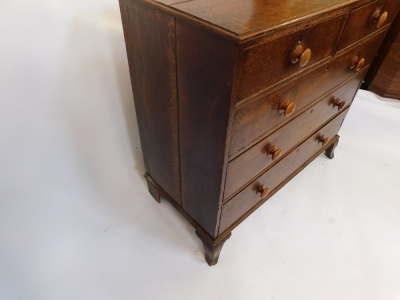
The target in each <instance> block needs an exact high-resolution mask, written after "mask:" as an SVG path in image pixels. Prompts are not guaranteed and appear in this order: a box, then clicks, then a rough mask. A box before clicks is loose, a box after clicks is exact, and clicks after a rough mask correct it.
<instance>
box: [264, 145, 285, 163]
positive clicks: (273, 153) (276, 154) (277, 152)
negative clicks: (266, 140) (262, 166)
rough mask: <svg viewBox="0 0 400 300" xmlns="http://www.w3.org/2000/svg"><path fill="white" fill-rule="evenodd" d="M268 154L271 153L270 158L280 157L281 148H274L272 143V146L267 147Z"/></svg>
mask: <svg viewBox="0 0 400 300" xmlns="http://www.w3.org/2000/svg"><path fill="white" fill-rule="evenodd" d="M268 155H271V156H272V160H275V159H277V158H279V157H281V155H282V149H281V148H278V149H276V146H275V145H272V146H270V147H268V148H267V156H268Z"/></svg>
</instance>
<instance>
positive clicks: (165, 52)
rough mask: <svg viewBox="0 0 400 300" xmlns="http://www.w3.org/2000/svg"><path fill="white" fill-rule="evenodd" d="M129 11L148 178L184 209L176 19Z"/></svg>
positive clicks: (137, 7)
mask: <svg viewBox="0 0 400 300" xmlns="http://www.w3.org/2000/svg"><path fill="white" fill-rule="evenodd" d="M127 3H128V5H127ZM124 7H126V8H127V9H128V13H124V14H123V15H122V16H123V22H124V30H125V36H126V39H127V41H128V42H127V43H126V44H127V51H128V57H129V63H130V73H131V79H132V80H131V82H132V88H133V95H134V100H135V108H136V114H137V119H138V126H139V132H140V141H141V144H142V149H143V158H144V161H145V166H146V172H147V173H149V174H150V175H151V176H152V178H154V180H156V181H157V182H158V183H159V184H160V185H162V186H163V188H164V189H165V190H166V191H167V192H168V193H169V194H170V195H171V196H172V197H173V198H174V199H175V201H177V202H178V203H181V195H180V165H179V138H178V122H177V116H178V102H177V94H176V60H175V19H174V18H172V17H171V16H169V15H167V14H166V13H164V12H162V11H157V10H155V9H153V8H151V7H148V6H147V5H144V4H143V3H142V2H141V1H129V2H125V1H124V0H121V8H124ZM123 11H124V12H125V11H126V10H125V9H124V10H123ZM155 51H156V52H157V55H155Z"/></svg>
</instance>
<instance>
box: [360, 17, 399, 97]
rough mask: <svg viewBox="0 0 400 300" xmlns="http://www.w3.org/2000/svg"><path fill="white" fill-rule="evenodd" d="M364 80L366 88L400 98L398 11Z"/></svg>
mask: <svg viewBox="0 0 400 300" xmlns="http://www.w3.org/2000/svg"><path fill="white" fill-rule="evenodd" d="M365 82H366V83H367V84H368V89H369V90H370V91H372V92H374V93H376V94H378V95H381V96H384V97H389V98H395V99H400V13H398V14H397V16H396V19H395V20H394V22H393V24H392V26H391V27H390V30H389V32H388V34H387V36H386V38H385V40H384V42H383V43H382V46H381V48H380V49H379V52H378V56H377V58H376V59H375V61H374V63H373V65H372V66H371V68H370V71H369V72H368V74H367V76H366V78H365Z"/></svg>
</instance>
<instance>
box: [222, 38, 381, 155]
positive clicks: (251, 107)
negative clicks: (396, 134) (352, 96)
mask: <svg viewBox="0 0 400 300" xmlns="http://www.w3.org/2000/svg"><path fill="white" fill-rule="evenodd" d="M384 36H385V32H382V33H380V34H378V35H376V36H374V37H372V38H371V39H369V40H367V41H366V42H364V43H362V44H360V45H359V46H357V47H355V48H354V49H351V50H349V51H347V52H345V53H343V55H340V56H338V57H336V58H335V59H334V60H333V61H331V62H330V63H329V64H325V65H323V66H321V67H320V68H318V69H316V70H315V71H312V72H311V73H309V74H306V75H304V76H302V77H301V78H299V79H298V80H296V81H294V82H292V83H289V84H288V85H286V86H284V87H282V88H280V89H279V90H277V91H275V92H273V93H271V94H269V95H268V96H266V97H264V98H261V99H260V100H258V101H255V102H252V103H250V104H248V105H246V106H244V107H242V108H240V109H239V110H237V111H236V112H235V116H234V121H233V125H232V137H231V142H230V148H229V156H230V157H232V156H234V155H235V154H236V153H238V152H242V151H244V150H245V149H246V148H248V147H249V146H250V144H252V143H254V142H257V140H259V139H260V138H262V137H263V136H265V135H266V134H267V133H268V132H271V131H272V130H273V129H274V128H277V127H278V126H279V125H283V124H284V123H287V122H288V121H290V120H291V119H293V118H294V117H296V116H297V115H298V113H297V112H300V111H301V110H302V109H304V108H305V107H307V106H308V105H310V104H311V103H312V102H313V101H315V100H317V99H318V98H319V97H321V96H322V95H323V94H325V93H327V92H328V91H329V90H332V89H333V88H334V87H335V86H337V85H339V84H340V83H342V82H343V81H345V80H346V79H347V78H349V77H351V76H352V75H354V74H355V73H356V72H357V67H354V68H350V66H351V64H352V61H353V59H354V58H355V57H358V58H359V60H361V59H364V66H367V65H369V64H370V63H371V62H372V60H373V58H374V57H375V54H376V52H377V51H378V48H379V45H380V43H381V41H382V39H383V38H384ZM271 73H273V72H271ZM284 100H288V102H294V103H295V104H296V109H295V111H294V113H292V115H290V116H288V117H285V115H284V113H283V112H282V111H281V110H280V109H279V108H280V106H281V103H282V102H283V101H284ZM235 156H236V155H235Z"/></svg>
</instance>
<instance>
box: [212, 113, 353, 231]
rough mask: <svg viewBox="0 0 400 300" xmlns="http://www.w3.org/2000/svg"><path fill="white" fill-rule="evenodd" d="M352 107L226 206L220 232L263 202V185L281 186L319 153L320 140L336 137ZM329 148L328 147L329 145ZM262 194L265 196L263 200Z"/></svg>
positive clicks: (272, 189)
mask: <svg viewBox="0 0 400 300" xmlns="http://www.w3.org/2000/svg"><path fill="white" fill-rule="evenodd" d="M347 112H348V109H346V110H345V111H343V112H342V113H341V114H340V115H338V116H337V117H336V118H335V119H333V120H332V121H331V122H329V123H328V124H327V125H325V126H324V127H323V128H321V129H320V130H318V131H317V132H316V133H314V134H313V135H312V136H311V137H310V138H308V139H307V140H306V141H305V142H304V143H302V144H301V145H300V146H299V147H297V148H295V149H294V150H293V151H292V152H291V153H289V154H288V155H287V156H286V157H285V158H284V159H282V160H281V161H279V162H278V163H277V164H276V165H274V166H273V167H272V168H270V169H269V170H268V171H267V172H265V173H264V174H263V175H261V176H260V177H258V178H257V179H255V180H254V181H253V182H252V183H251V184H250V185H249V186H247V187H246V188H245V189H244V190H242V191H241V192H240V193H239V194H237V195H236V196H235V197H234V198H232V199H231V200H230V201H229V202H227V203H226V204H224V205H223V206H222V215H221V222H220V228H219V234H221V233H223V232H224V231H225V230H226V229H228V227H229V226H231V225H232V224H234V223H235V222H236V221H237V220H238V219H239V218H240V217H242V216H243V215H244V214H245V213H246V212H247V211H249V210H250V209H251V208H252V207H253V206H254V205H256V204H257V203H258V202H260V201H265V198H267V197H268V195H261V194H260V187H261V186H262V188H263V189H269V191H271V192H272V191H274V190H275V189H277V188H280V185H281V184H282V183H284V182H285V180H286V179H288V178H289V177H290V176H291V175H292V174H293V173H294V172H296V170H298V169H299V168H301V167H302V166H303V164H304V163H306V162H307V161H308V160H309V159H311V158H312V157H313V156H314V155H315V154H316V153H318V152H319V151H320V150H321V148H323V147H324V146H322V144H321V142H320V140H322V139H325V138H330V139H333V138H334V137H335V136H336V134H337V133H338V131H339V128H340V126H341V124H342V122H343V119H344V117H345V116H346V114H347ZM325 147H326V146H325ZM262 196H264V197H265V198H264V199H263V198H262Z"/></svg>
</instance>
